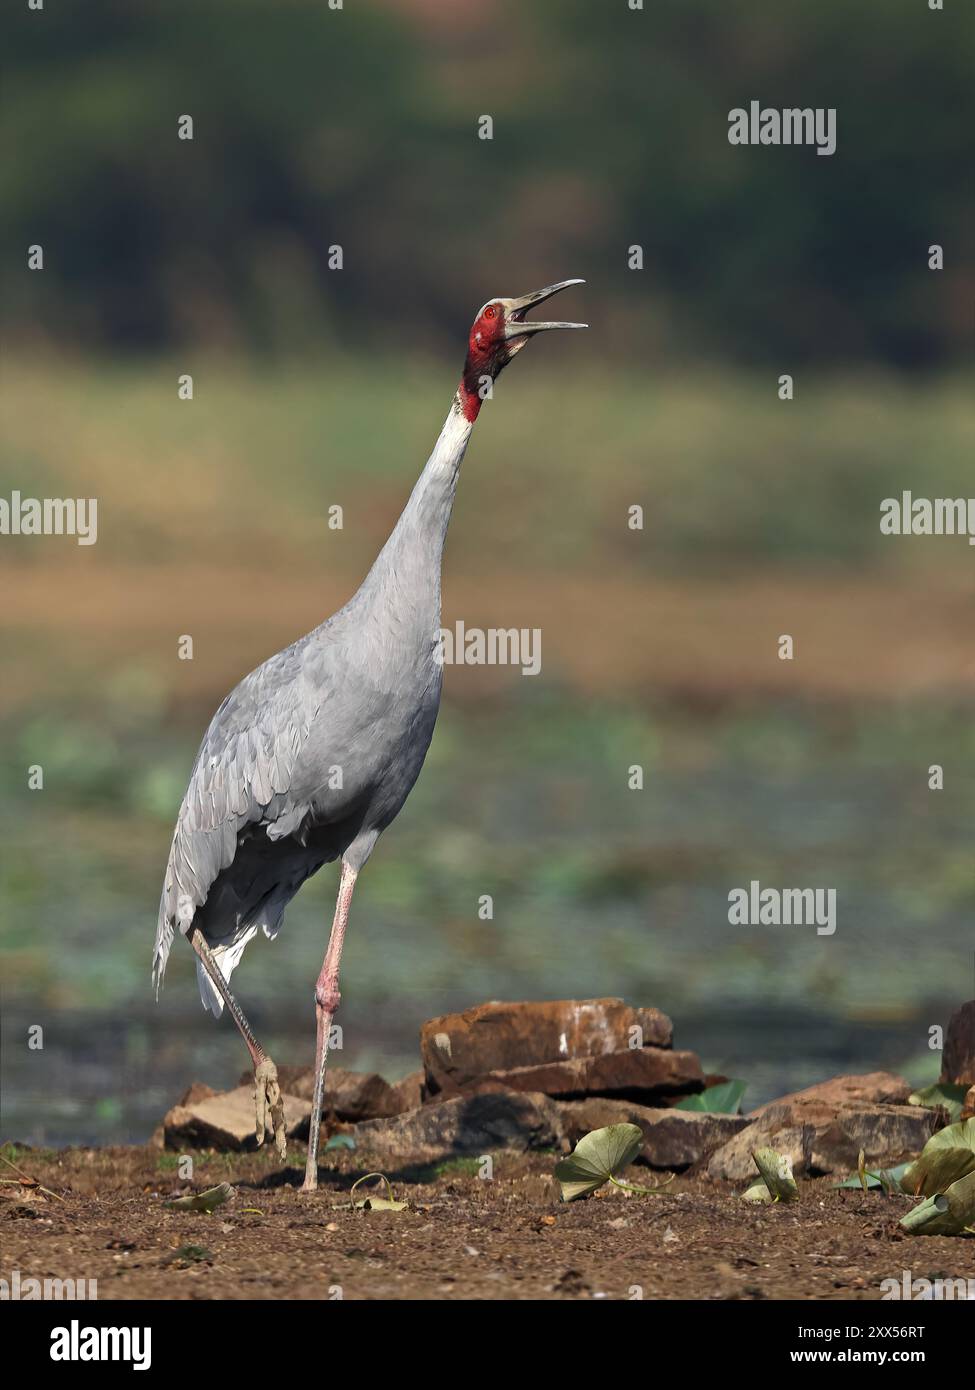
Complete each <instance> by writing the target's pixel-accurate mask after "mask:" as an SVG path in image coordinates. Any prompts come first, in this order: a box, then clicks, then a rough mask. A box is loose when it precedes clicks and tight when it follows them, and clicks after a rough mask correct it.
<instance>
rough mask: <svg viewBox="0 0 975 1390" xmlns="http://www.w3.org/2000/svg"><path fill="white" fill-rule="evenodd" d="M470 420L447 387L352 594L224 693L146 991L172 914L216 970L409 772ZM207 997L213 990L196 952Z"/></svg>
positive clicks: (183, 830)
mask: <svg viewBox="0 0 975 1390" xmlns="http://www.w3.org/2000/svg"><path fill="white" fill-rule="evenodd" d="M470 432H471V425H470V423H469V422H468V421H467V420H465V419H464V417H463V414H462V413H461V411H460V408H459V404H458V402H457V400H456V399H455V402H454V404H453V406H452V408H451V412H450V415H449V416H448V418H447V422H446V424H445V425H444V428H443V431H442V433H441V435H440V438H439V439H438V441H437V445H436V447H435V449H434V451H433V453H432V454H431V456H430V459H429V461H428V463H427V465H426V467H425V469H424V470H423V473H422V474H421V476H420V479H419V481H418V482H417V484H416V487H415V488H414V489H413V493H412V495H411V497H410V499H409V502H408V503H407V505H406V508H405V510H404V511H403V514H402V516H401V517H400V519H399V521H398V523H397V525H396V527H395V529H394V531H393V533H392V535H391V536H390V538H389V540H388V541H387V543H386V545H385V546H384V547H383V549H382V551H381V552H380V554H379V556H378V558H377V559H376V562H375V564H374V565H373V567H372V569H371V570H370V572H369V574H368V575H367V576H366V579H365V580H364V581H363V583H362V585H361V587H360V588H359V590H358V592H357V593H356V594H355V596H354V597H353V598H352V599H351V600H350V601H349V602H348V603H347V604H346V605H345V607H344V608H342V609H341V610H340V611H339V612H338V613H336V614H335V615H334V616H333V617H331V618H329V619H328V620H327V621H326V622H324V623H323V624H322V625H321V626H320V627H318V628H315V630H314V631H313V632H310V633H308V634H307V636H305V637H302V638H301V639H299V641H297V642H295V643H293V644H292V646H290V647H288V648H287V649H286V650H285V651H283V652H279V653H278V654H277V655H276V656H272V657H271V658H270V659H269V660H267V661H265V662H264V664H263V665H261V666H259V667H258V668H257V669H256V670H255V671H252V672H251V673H250V675H248V676H245V677H244V679H243V680H242V681H241V682H240V684H239V685H238V686H237V687H236V688H235V689H234V690H233V691H231V693H230V694H229V695H228V696H227V697H226V699H225V700H224V701H223V703H222V704H221V706H220V708H219V709H218V710H217V712H216V714H215V715H214V717H213V720H212V721H211V723H210V727H209V728H208V730H207V732H206V735H205V737H204V739H203V742H202V744H201V746H200V750H199V752H198V754H197V757H196V761H195V763H194V765H193V770H192V772H191V774H190V780H189V786H188V787H187V789H186V794H185V796H184V798H183V804H182V806H181V808H180V812H179V817H178V820H177V823H176V830H175V833H174V836H173V843H172V849H171V850H170V855H169V863H168V864H167V867H166V875H165V880H164V883H163V891H162V898H161V901H160V905H159V922H158V926H157V930H156V943H155V951H154V961H153V977H154V981H155V985H156V990H157V993H158V990H159V987H160V984H161V982H162V978H163V975H164V973H165V969H166V961H167V958H168V955H169V950H170V946H171V945H172V941H173V938H174V936H175V933H176V931H177V930H182V931H183V932H186V931H187V930H188V929H189V926H190V924H191V923H195V924H196V925H197V926H198V927H202V929H203V932H204V935H205V937H206V940H207V942H208V943H209V945H210V947H211V949H212V950H213V952H214V954H215V956H216V957H217V960H218V962H219V964H220V966H221V970H222V972H223V974H224V976H225V978H227V979H229V977H230V973H231V971H232V970H233V969H234V967H235V966H236V965H237V963H238V961H239V960H240V956H241V954H242V952H243V949H244V947H245V946H246V944H247V942H248V941H249V940H250V939H251V938H252V937H253V936H254V935H255V934H256V932H257V931H259V930H260V929H262V928H263V930H264V931H265V933H266V934H267V935H268V936H269V937H273V936H274V935H275V934H276V933H277V931H278V928H279V927H280V925H281V918H282V914H283V912H284V909H285V908H286V907H287V905H288V903H289V902H290V901H291V899H292V898H293V897H294V895H295V893H296V892H297V891H298V889H299V888H300V887H301V885H302V884H303V883H304V882H305V880H306V879H308V878H310V877H311V875H312V874H314V873H316V872H317V871H318V870H319V869H320V868H321V867H322V865H323V864H327V863H329V862H330V861H332V860H334V859H337V858H338V857H339V856H340V855H344V856H345V858H346V859H347V860H348V862H349V863H350V864H351V865H352V866H353V867H354V868H356V869H358V868H360V867H361V866H362V864H364V863H365V861H366V859H367V858H368V857H369V854H370V853H371V851H372V848H373V845H374V844H375V842H376V839H377V837H378V835H379V834H380V833H381V832H382V831H383V830H384V829H385V828H386V826H387V825H389V823H390V821H392V820H393V818H394V817H395V815H396V814H397V812H398V811H399V810H400V808H401V806H402V805H403V802H404V801H405V800H406V797H407V795H408V794H409V791H410V789H411V787H412V786H413V783H414V782H415V781H416V778H417V776H418V775H419V772H420V768H421V766H422V764H423V759H424V757H425V756H426V752H427V748H428V747H429V744H430V739H431V737H432V735H433V727H434V723H435V722H436V717H437V711H438V708H439V704H440V690H441V684H442V666H441V663H440V660H439V650H440V648H439V628H440V562H441V554H442V550H443V543H444V538H445V536H446V531H447V523H448V522H449V519H450V510H451V506H452V504H453V498H454V492H455V489H456V483H457V470H458V469H459V467H460V463H461V460H462V458H463V454H464V451H465V449H466V446H467V440H468V438H469V436H470ZM197 974H198V978H199V981H200V993H201V996H202V998H203V1002H204V1004H205V1005H207V1006H208V1007H209V1008H211V1009H212V1010H213V1012H214V1013H215V1014H219V1013H220V1012H221V1009H222V1000H221V999H220V996H219V995H218V993H217V992H216V990H215V989H214V987H213V985H212V983H211V982H210V980H209V978H208V976H207V975H206V972H205V971H204V970H203V968H202V967H201V966H198V970H197Z"/></svg>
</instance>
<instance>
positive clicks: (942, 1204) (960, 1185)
mask: <svg viewBox="0 0 975 1390" xmlns="http://www.w3.org/2000/svg"><path fill="white" fill-rule="evenodd" d="M900 1224H901V1225H902V1226H903V1228H904V1230H905V1231H907V1232H908V1233H909V1234H910V1235H912V1236H958V1235H961V1234H962V1233H963V1232H965V1231H969V1232H971V1233H972V1234H973V1235H975V1169H973V1171H972V1172H971V1173H968V1174H967V1175H966V1176H965V1177H963V1178H959V1179H958V1180H957V1181H956V1182H953V1183H952V1184H951V1185H950V1186H949V1187H947V1188H946V1189H945V1191H944V1192H939V1193H937V1194H936V1195H935V1196H933V1197H927V1198H925V1200H924V1201H923V1202H919V1203H918V1205H917V1206H916V1207H914V1208H913V1209H912V1210H911V1211H909V1212H908V1213H907V1215H906V1216H903V1217H901V1223H900Z"/></svg>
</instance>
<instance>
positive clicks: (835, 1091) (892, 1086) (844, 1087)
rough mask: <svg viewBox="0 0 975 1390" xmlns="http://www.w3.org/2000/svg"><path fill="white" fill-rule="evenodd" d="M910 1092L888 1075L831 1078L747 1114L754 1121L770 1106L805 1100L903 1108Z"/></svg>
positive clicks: (899, 1079) (901, 1081) (873, 1073)
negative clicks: (867, 1103) (898, 1106)
mask: <svg viewBox="0 0 975 1390" xmlns="http://www.w3.org/2000/svg"><path fill="white" fill-rule="evenodd" d="M913 1089H914V1088H913V1087H912V1086H911V1085H909V1083H908V1082H906V1081H905V1080H904V1078H903V1077H902V1076H895V1075H894V1073H893V1072H889V1071H871V1072H866V1073H865V1074H863V1075H861V1076H832V1077H830V1079H829V1080H828V1081H817V1082H816V1084H815V1085H814V1086H807V1087H806V1088H805V1090H803V1091H792V1092H790V1094H789V1095H787V1096H779V1097H778V1099H777V1100H771V1101H769V1103H768V1105H762V1106H759V1108H758V1109H757V1110H754V1111H752V1112H751V1113H752V1117H753V1118H754V1117H756V1116H758V1115H761V1114H762V1113H763V1111H765V1110H768V1109H769V1108H770V1107H771V1106H773V1105H791V1104H793V1103H794V1102H803V1101H807V1100H819V1101H823V1102H824V1103H825V1104H826V1105H832V1106H834V1107H835V1108H840V1107H842V1106H844V1105H848V1104H850V1103H851V1102H870V1103H873V1104H877V1105H906V1104H907V1098H908V1096H909V1095H910V1094H911V1091H912V1090H913Z"/></svg>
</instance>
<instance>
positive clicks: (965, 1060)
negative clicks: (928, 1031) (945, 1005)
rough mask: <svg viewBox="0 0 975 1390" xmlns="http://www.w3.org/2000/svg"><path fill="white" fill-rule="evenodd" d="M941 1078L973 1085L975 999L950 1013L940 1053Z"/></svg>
mask: <svg viewBox="0 0 975 1390" xmlns="http://www.w3.org/2000/svg"><path fill="white" fill-rule="evenodd" d="M941 1080H942V1081H953V1082H955V1083H956V1084H957V1085H960V1086H973V1085H975V999H969V1001H968V1003H967V1004H962V1006H961V1008H960V1009H957V1010H956V1011H955V1013H953V1014H952V1015H951V1018H950V1019H949V1021H948V1031H947V1032H946V1033H945V1046H944V1051H943V1052H942V1054H941Z"/></svg>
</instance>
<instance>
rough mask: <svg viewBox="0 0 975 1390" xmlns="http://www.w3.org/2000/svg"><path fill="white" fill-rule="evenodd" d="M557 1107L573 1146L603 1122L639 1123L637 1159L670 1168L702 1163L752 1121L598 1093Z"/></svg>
mask: <svg viewBox="0 0 975 1390" xmlns="http://www.w3.org/2000/svg"><path fill="white" fill-rule="evenodd" d="M559 1111H560V1113H561V1115H562V1124H563V1127H564V1129H565V1135H566V1138H567V1139H568V1140H569V1141H570V1142H571V1143H572V1144H577V1143H578V1142H579V1140H580V1139H581V1138H582V1136H583V1135H584V1134H588V1133H589V1131H590V1130H592V1129H603V1128H604V1127H605V1126H606V1125H622V1124H629V1125H638V1126H639V1127H640V1129H642V1131H643V1148H642V1150H641V1152H640V1157H641V1158H642V1159H643V1161H644V1162H645V1163H648V1164H649V1165H650V1167H651V1168H666V1169H669V1170H674V1169H679V1168H689V1167H691V1165H692V1164H695V1163H700V1162H701V1161H702V1160H703V1159H705V1158H708V1157H709V1156H710V1155H711V1154H712V1153H714V1151H715V1150H716V1149H718V1148H720V1147H721V1145H722V1144H726V1143H727V1142H728V1140H729V1139H731V1138H733V1137H734V1135H736V1134H738V1133H739V1132H740V1131H741V1130H743V1129H746V1128H747V1127H748V1125H749V1123H750V1122H749V1120H748V1119H747V1118H746V1117H745V1116H744V1115H707V1114H705V1113H704V1112H703V1111H699V1110H673V1109H657V1108H654V1107H651V1106H648V1105H636V1104H634V1102H633V1101H629V1100H608V1099H606V1098H604V1097H602V1096H590V1097H588V1098H587V1099H586V1100H570V1101H562V1102H561V1103H560V1104H559Z"/></svg>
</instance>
